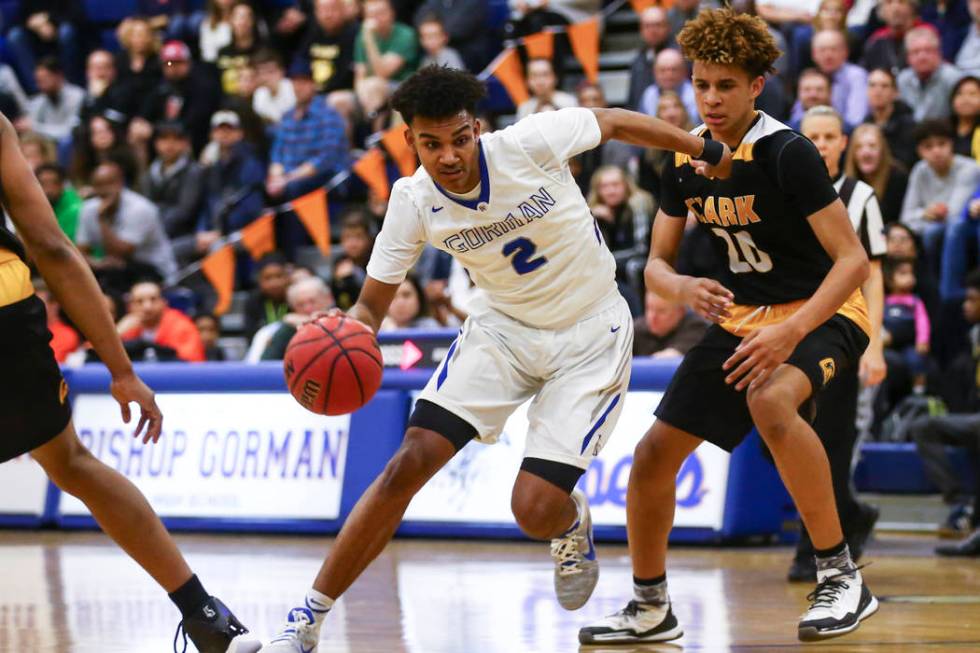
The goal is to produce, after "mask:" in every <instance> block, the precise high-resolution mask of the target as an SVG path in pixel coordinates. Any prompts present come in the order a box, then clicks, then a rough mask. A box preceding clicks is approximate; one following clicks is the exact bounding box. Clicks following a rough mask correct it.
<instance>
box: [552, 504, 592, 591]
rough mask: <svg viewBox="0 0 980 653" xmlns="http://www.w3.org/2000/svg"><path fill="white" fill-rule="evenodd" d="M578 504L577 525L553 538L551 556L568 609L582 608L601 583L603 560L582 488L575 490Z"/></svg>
mask: <svg viewBox="0 0 980 653" xmlns="http://www.w3.org/2000/svg"><path fill="white" fill-rule="evenodd" d="M572 500H573V501H575V503H576V504H577V505H578V514H579V520H578V524H577V525H573V526H572V528H571V529H570V530H569V531H568V533H566V534H565V535H564V536H562V537H559V538H556V539H554V540H551V557H552V558H553V559H554V561H555V594H556V595H557V596H558V603H559V604H560V605H561V607H563V608H565V609H566V610H578V609H579V608H581V607H582V606H583V605H585V602H586V601H588V600H589V597H590V596H592V590H594V589H595V586H596V583H597V582H599V561H598V560H596V555H595V541H594V540H593V538H592V515H591V513H590V512H589V500H588V499H587V498H586V497H585V494H584V493H583V492H582V491H581V490H574V491H573V492H572Z"/></svg>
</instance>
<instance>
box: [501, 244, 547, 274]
mask: <svg viewBox="0 0 980 653" xmlns="http://www.w3.org/2000/svg"><path fill="white" fill-rule="evenodd" d="M502 251H503V254H504V256H510V255H511V254H513V255H514V258H512V259H511V261H510V264H511V265H513V266H514V271H515V272H517V274H527V273H528V272H534V271H535V270H537V269H538V268H539V267H541V266H542V265H544V264H545V263H547V262H548V259H547V258H545V257H544V256H539V257H538V258H531V257H532V256H534V252H536V251H538V246H537V245H535V244H534V242H532V241H531V240H529V239H527V238H524V237H523V236H522V237H520V238H515V239H514V240H512V241H510V242H509V243H507V244H506V245H504V248H503V250H502Z"/></svg>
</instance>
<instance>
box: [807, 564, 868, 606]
mask: <svg viewBox="0 0 980 653" xmlns="http://www.w3.org/2000/svg"><path fill="white" fill-rule="evenodd" d="M863 568H864V565H861V566H860V567H854V568H853V569H848V570H847V571H841V573H839V574H837V575H836V576H829V577H827V578H824V579H823V580H822V581H820V583H819V584H818V585H817V588H816V589H815V590H813V591H812V592H810V593H809V594H807V595H806V600H807V601H810V610H813V609H815V608H832V607H833V606H834V601H835V600H836V599H837V596H838V595H839V594H840V593H841V592H843V591H844V590H846V589H850V587H851V586H850V585H849V584H848V581H849V580H854V574H855V573H857V571H858V569H863Z"/></svg>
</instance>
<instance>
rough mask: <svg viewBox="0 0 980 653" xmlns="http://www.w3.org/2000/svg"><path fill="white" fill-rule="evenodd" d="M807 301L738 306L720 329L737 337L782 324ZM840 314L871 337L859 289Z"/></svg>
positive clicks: (866, 312)
mask: <svg viewBox="0 0 980 653" xmlns="http://www.w3.org/2000/svg"><path fill="white" fill-rule="evenodd" d="M806 302H807V300H806V299H800V300H797V301H795V302H787V303H785V304H774V305H773V306H745V305H739V304H736V305H735V306H732V307H730V308H729V309H728V312H729V313H730V314H731V315H730V317H728V318H727V319H725V320H724V321H722V322H720V323H719V326H720V327H721V328H722V329H724V330H725V331H728V332H729V333H731V334H732V335H735V336H746V335H748V334H750V333H751V332H753V331H755V330H756V329H761V328H762V327H766V326H771V325H773V324H780V323H782V322H785V321H786V319H787V318H789V317H790V316H791V315H793V314H794V313H795V312H796V311H798V310H799V308H800V307H801V306H803V304H805V303H806ZM837 314H838V315H843V316H844V317H846V318H847V319H849V320H850V321H851V322H854V324H856V325H857V326H858V327H859V328H860V329H861V330H862V331H864V332H865V333H866V334H867V335H868V336H869V337H870V335H871V320H870V319H869V318H868V305H867V304H866V303H865V301H864V295H863V294H861V289H860V288H858V289H857V290H855V291H854V292H853V293H851V296H850V297H848V298H847V301H845V302H844V304H843V306H841V307H840V308H839V309H837Z"/></svg>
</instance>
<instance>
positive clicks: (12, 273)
mask: <svg viewBox="0 0 980 653" xmlns="http://www.w3.org/2000/svg"><path fill="white" fill-rule="evenodd" d="M33 294H34V286H33V285H31V271H30V269H29V268H28V267H27V266H26V265H25V264H24V262H23V261H22V260H20V257H19V256H17V255H16V254H14V253H13V252H11V251H10V250H9V249H2V248H0V306H8V305H10V304H16V303H17V302H19V301H23V300H25V299H27V298H28V297H30V296H31V295H33Z"/></svg>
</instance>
